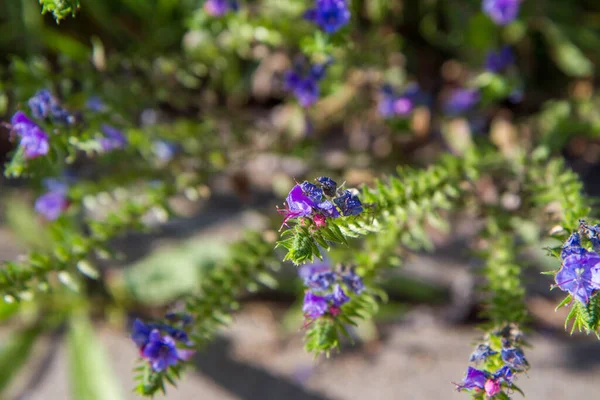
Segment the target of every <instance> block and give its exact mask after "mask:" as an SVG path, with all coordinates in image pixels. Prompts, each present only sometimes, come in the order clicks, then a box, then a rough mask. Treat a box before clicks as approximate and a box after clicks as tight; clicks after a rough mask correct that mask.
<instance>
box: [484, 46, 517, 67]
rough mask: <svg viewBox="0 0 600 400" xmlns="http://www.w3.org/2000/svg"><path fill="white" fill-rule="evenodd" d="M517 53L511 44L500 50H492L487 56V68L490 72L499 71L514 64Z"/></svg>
mask: <svg viewBox="0 0 600 400" xmlns="http://www.w3.org/2000/svg"><path fill="white" fill-rule="evenodd" d="M514 62H515V55H514V53H513V51H512V49H511V48H510V47H509V46H504V47H503V48H501V49H500V50H496V51H494V50H491V51H489V52H488V54H487V56H486V58H485V69H487V70H488V71H490V72H494V73H499V72H502V71H504V70H505V69H506V68H508V67H509V66H510V65H512V64H514Z"/></svg>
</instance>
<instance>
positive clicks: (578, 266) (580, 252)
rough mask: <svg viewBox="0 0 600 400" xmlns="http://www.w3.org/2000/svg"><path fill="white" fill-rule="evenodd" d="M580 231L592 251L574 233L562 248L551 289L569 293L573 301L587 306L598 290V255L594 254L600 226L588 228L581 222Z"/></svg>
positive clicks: (599, 287) (599, 283) (599, 279)
mask: <svg viewBox="0 0 600 400" xmlns="http://www.w3.org/2000/svg"><path fill="white" fill-rule="evenodd" d="M580 231H581V232H582V233H583V234H584V235H586V236H587V237H588V238H589V240H590V242H591V243H592V246H593V247H594V250H588V249H586V248H585V247H583V246H582V244H581V235H580V234H579V233H578V232H574V233H573V234H572V235H571V236H570V237H569V238H568V239H567V241H566V242H565V243H564V245H563V247H562V251H561V254H560V257H561V259H562V266H561V268H560V270H559V271H558V273H557V274H556V277H555V281H556V285H554V286H553V287H558V288H560V289H561V290H563V291H565V292H569V294H570V295H571V296H573V298H574V299H577V300H578V301H580V302H581V303H583V304H588V303H589V301H590V298H591V296H592V294H593V293H594V291H595V290H598V289H600V255H598V253H597V252H596V251H597V250H598V247H599V246H598V243H599V242H598V240H599V234H600V226H599V225H594V226H589V225H586V224H585V222H584V221H581V224H580Z"/></svg>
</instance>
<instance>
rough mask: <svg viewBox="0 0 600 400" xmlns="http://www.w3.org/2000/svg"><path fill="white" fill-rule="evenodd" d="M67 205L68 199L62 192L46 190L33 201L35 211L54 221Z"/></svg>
mask: <svg viewBox="0 0 600 400" xmlns="http://www.w3.org/2000/svg"><path fill="white" fill-rule="evenodd" d="M68 207H69V200H68V199H67V197H66V194H65V193H63V192H48V193H46V194H43V195H41V196H40V197H38V198H37V200H36V201H35V206H34V208H35V211H36V212H37V213H38V214H40V215H42V216H44V218H46V219H47V220H48V221H54V220H56V219H57V218H58V217H60V216H61V214H62V213H63V212H64V211H65V210H66V209H67V208H68Z"/></svg>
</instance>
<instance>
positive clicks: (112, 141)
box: [100, 124, 127, 151]
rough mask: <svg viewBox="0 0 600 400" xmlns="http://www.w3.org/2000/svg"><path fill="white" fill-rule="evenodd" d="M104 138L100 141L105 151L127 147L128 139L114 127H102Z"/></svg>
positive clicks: (103, 125) (104, 125)
mask: <svg viewBox="0 0 600 400" xmlns="http://www.w3.org/2000/svg"><path fill="white" fill-rule="evenodd" d="M100 130H102V133H103V134H104V137H103V138H101V139H100V146H102V149H103V150H104V151H111V150H116V149H122V148H123V147H125V146H127V139H126V138H125V136H123V133H122V132H121V131H120V130H119V129H117V128H115V127H114V126H112V125H108V124H102V126H101V127H100Z"/></svg>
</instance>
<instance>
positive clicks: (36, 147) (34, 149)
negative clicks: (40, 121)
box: [11, 111, 50, 159]
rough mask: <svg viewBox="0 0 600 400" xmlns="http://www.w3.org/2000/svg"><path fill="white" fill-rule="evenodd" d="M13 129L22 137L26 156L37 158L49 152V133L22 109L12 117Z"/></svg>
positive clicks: (21, 141) (21, 144)
mask: <svg viewBox="0 0 600 400" xmlns="http://www.w3.org/2000/svg"><path fill="white" fill-rule="evenodd" d="M11 124H12V130H13V131H14V132H15V133H16V134H17V135H18V136H19V137H20V138H21V140H20V142H19V143H20V146H21V147H22V148H23V149H24V154H25V158H28V159H30V158H36V157H39V156H43V155H46V154H48V151H50V143H49V141H48V135H47V134H46V132H44V131H43V130H42V129H41V128H40V127H39V126H37V125H36V124H35V123H34V122H33V121H32V120H30V119H29V117H28V116H27V115H25V113H24V112H22V111H17V112H16V113H15V115H13V117H12V119H11Z"/></svg>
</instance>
